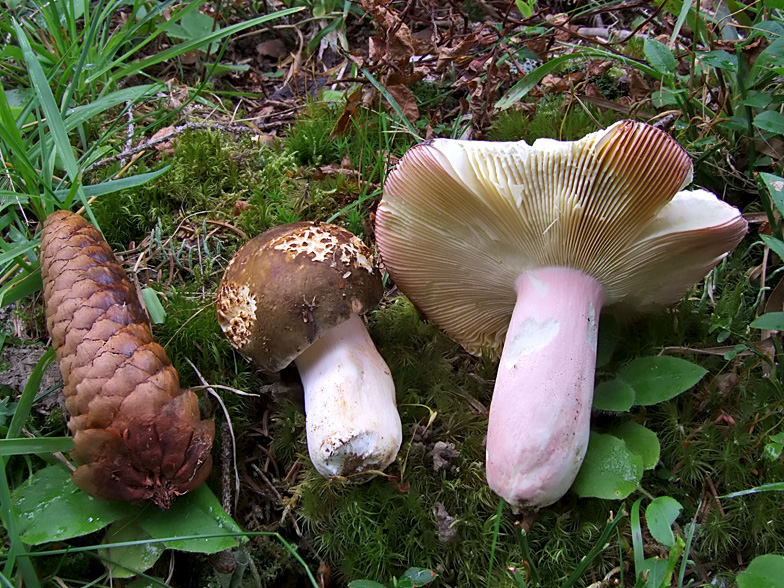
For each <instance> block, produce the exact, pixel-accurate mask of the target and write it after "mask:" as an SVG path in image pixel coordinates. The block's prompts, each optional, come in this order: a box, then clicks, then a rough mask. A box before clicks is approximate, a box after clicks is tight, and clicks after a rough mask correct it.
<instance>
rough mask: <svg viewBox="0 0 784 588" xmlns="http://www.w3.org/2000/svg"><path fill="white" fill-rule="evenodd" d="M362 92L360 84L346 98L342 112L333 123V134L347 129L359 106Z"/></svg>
mask: <svg viewBox="0 0 784 588" xmlns="http://www.w3.org/2000/svg"><path fill="white" fill-rule="evenodd" d="M362 92H363V89H362V86H360V87H358V88H357V89H356V90H354V91H353V92H351V94H349V95H348V98H346V105H345V106H344V107H343V113H342V114H341V115H340V118H339V119H338V122H337V123H336V124H335V130H334V131H333V132H332V135H333V136H340V135H343V134H344V133H345V132H346V130H347V129H348V126H349V123H350V122H351V119H352V117H353V116H354V113H356V111H357V108H359V105H360V103H361V102H362Z"/></svg>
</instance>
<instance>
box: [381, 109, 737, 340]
mask: <svg viewBox="0 0 784 588" xmlns="http://www.w3.org/2000/svg"><path fill="white" fill-rule="evenodd" d="M691 177H692V168H691V162H690V159H689V156H688V154H687V153H686V152H685V151H684V150H683V149H682V148H681V147H680V146H679V145H678V144H677V143H676V142H675V141H674V140H673V139H672V138H671V137H669V135H667V134H666V133H664V132H662V131H660V130H658V129H656V128H654V127H652V126H650V125H647V124H644V123H638V122H634V121H621V122H619V123H616V124H614V125H613V126H611V127H610V128H608V129H606V130H604V131H598V132H595V133H591V134H590V135H587V136H586V137H584V138H583V139H581V140H579V141H573V142H561V141H555V140H552V139H540V140H538V141H536V142H535V143H534V144H533V145H528V144H526V143H525V142H522V141H521V142H502V143H490V142H483V141H458V140H451V139H436V140H433V141H428V142H425V143H422V144H420V145H418V146H416V147H414V148H412V149H410V150H409V151H408V153H406V155H405V156H404V157H403V158H402V159H401V160H400V162H399V163H398V165H397V167H396V168H395V169H394V170H393V171H392V172H391V173H390V175H389V177H388V178H387V181H386V183H385V185H384V197H383V199H382V201H381V203H380V204H379V207H378V212H377V215H376V239H377V242H378V246H379V250H380V252H381V256H382V259H383V260H384V264H385V266H386V268H387V269H388V271H389V273H390V275H391V276H392V277H393V279H394V280H395V283H396V284H397V285H398V287H399V288H400V289H401V291H402V292H404V293H405V294H406V295H407V296H408V297H409V298H411V300H412V301H413V302H414V304H416V305H417V306H418V307H419V309H420V310H421V311H422V312H423V313H424V314H425V315H426V316H427V317H428V318H430V319H431V320H433V321H434V322H436V323H437V324H438V325H439V326H440V327H441V328H443V329H444V330H445V331H446V332H447V333H448V334H449V335H450V336H451V337H452V338H454V339H455V340H456V341H458V342H459V343H461V344H462V345H463V346H464V347H465V348H466V349H467V350H469V351H471V352H473V353H480V352H482V351H491V352H494V353H496V354H499V353H500V351H501V349H502V346H503V343H504V338H505V335H506V330H507V325H508V323H509V319H510V317H511V315H512V310H513V308H514V305H515V301H516V299H517V295H516V293H515V281H516V280H517V278H518V276H520V275H521V274H522V273H523V272H524V271H526V270H530V269H534V268H538V267H548V266H565V267H571V268H575V269H578V270H581V271H582V272H584V273H586V274H588V275H590V276H592V277H594V278H595V279H596V280H598V281H599V282H600V283H601V284H602V286H603V287H604V290H605V300H606V304H607V305H608V306H609V305H629V306H631V307H634V308H642V309H644V308H646V307H648V306H652V305H660V304H669V303H672V302H674V301H676V300H677V299H678V297H680V296H681V295H682V294H683V292H684V291H685V289H686V288H687V287H688V286H689V285H690V284H691V283H693V282H694V281H696V280H699V279H700V278H702V277H703V276H704V275H705V274H706V273H707V272H708V270H709V269H710V268H711V267H713V266H714V265H715V264H716V263H717V262H718V261H719V260H720V259H721V258H722V257H724V256H725V255H726V254H727V252H728V251H730V250H731V249H732V248H733V247H734V246H735V245H737V244H738V243H739V242H740V240H741V239H742V238H743V236H744V235H745V234H746V222H745V221H744V220H743V218H742V217H741V215H740V213H739V212H738V210H737V209H735V208H734V207H732V206H729V205H728V204H725V203H724V202H722V201H720V200H718V199H717V198H716V197H715V196H714V195H713V194H710V193H709V192H705V191H703V190H698V191H685V192H678V190H680V189H681V188H683V187H684V186H686V185H687V184H688V183H690V182H691Z"/></svg>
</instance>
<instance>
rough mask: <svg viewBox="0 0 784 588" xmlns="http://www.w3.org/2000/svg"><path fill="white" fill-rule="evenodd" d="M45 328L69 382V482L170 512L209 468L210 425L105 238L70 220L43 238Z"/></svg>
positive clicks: (49, 228)
mask: <svg viewBox="0 0 784 588" xmlns="http://www.w3.org/2000/svg"><path fill="white" fill-rule="evenodd" d="M41 274H42V276H43V285H44V300H45V302H46V326H47V328H48V330H49V334H50V336H51V338H52V345H53V346H54V348H55V352H56V353H57V359H58V361H59V363H60V371H61V372H62V375H63V380H64V382H65V387H64V390H63V391H64V394H65V399H66V400H65V404H66V408H67V409H68V412H69V413H70V415H71V418H70V420H69V421H68V427H69V429H71V431H72V432H73V437H74V446H75V449H74V451H73V452H72V453H71V456H72V457H73V459H74V460H76V461H77V462H78V463H79V464H81V465H80V467H79V468H78V469H77V470H76V471H75V472H74V474H73V480H74V482H75V483H76V485H77V486H79V487H80V488H81V489H82V490H84V491H85V492H87V493H88V494H91V495H92V496H95V497H97V498H102V499H105V500H121V501H128V502H140V501H142V500H152V501H153V502H154V503H155V504H157V505H158V506H159V507H161V508H168V507H169V505H170V503H171V500H172V498H173V497H174V496H177V495H180V494H185V493H186V492H189V491H190V490H193V489H194V488H196V487H198V486H199V485H200V484H201V483H202V482H203V481H204V480H205V479H206V477H207V475H208V474H209V472H210V468H211V466H212V456H211V453H210V450H211V448H212V441H213V437H214V434H215V426H214V423H213V421H212V420H204V421H203V420H201V417H200V416H199V403H198V399H197V397H196V394H194V392H193V391H191V390H190V389H186V390H182V389H181V388H180V383H179V377H178V375H177V371H176V370H175V369H174V367H173V366H172V365H171V362H170V361H169V359H168V357H167V356H166V352H165V351H164V349H163V348H162V347H161V346H160V345H158V344H157V343H156V342H155V341H153V337H152V331H151V329H150V325H149V323H148V321H147V316H146V314H145V312H144V310H143V309H142V306H141V304H140V303H139V298H138V296H137V295H136V289H135V288H134V286H133V285H132V284H131V282H130V281H129V280H128V278H127V277H126V276H125V272H124V271H123V268H122V267H121V266H120V264H119V263H117V260H116V259H115V257H114V254H113V253H112V250H111V248H110V247H109V244H108V243H107V242H106V241H105V240H104V238H103V236H102V235H101V233H100V232H99V231H98V230H97V229H95V228H94V227H93V226H92V225H90V224H89V223H88V222H87V221H86V220H84V219H83V218H82V217H80V216H78V215H76V214H73V213H71V212H68V211H64V210H61V211H58V212H55V213H53V214H51V215H49V217H48V218H47V219H46V222H45V223H44V228H43V233H42V235H41Z"/></svg>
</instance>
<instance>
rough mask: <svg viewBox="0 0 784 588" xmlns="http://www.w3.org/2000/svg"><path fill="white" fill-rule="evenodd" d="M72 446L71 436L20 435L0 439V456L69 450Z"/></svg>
mask: <svg viewBox="0 0 784 588" xmlns="http://www.w3.org/2000/svg"><path fill="white" fill-rule="evenodd" d="M73 448H74V444H73V439H71V437H21V438H18V439H0V457H7V456H10V455H35V454H38V453H54V452H55V451H71V450H72V449H73Z"/></svg>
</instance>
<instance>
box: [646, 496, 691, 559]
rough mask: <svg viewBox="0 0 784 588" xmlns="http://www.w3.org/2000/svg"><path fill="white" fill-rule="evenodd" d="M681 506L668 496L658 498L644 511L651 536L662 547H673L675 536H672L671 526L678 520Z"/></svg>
mask: <svg viewBox="0 0 784 588" xmlns="http://www.w3.org/2000/svg"><path fill="white" fill-rule="evenodd" d="M682 509H683V506H682V505H681V503H680V502H678V501H677V500H675V499H674V498H672V497H670V496H659V497H658V498H654V499H653V501H652V502H651V503H650V504H649V505H648V508H646V509H645V521H646V522H647V524H648V530H649V531H650V532H651V536H652V537H653V538H654V539H656V541H658V542H659V543H661V544H662V545H666V546H667V547H672V546H673V545H675V536H674V535H673V534H672V524H673V523H674V522H675V519H677V518H678V515H679V514H680V512H681V510H682Z"/></svg>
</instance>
